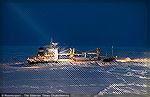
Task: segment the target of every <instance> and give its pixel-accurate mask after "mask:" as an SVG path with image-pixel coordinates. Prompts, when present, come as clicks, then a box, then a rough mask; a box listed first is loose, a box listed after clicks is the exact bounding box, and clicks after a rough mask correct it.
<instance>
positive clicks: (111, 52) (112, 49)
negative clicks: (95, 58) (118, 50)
mask: <svg viewBox="0 0 150 97" xmlns="http://www.w3.org/2000/svg"><path fill="white" fill-rule="evenodd" d="M113 49H114V47H113V45H112V52H111V54H112V56H114V50H113Z"/></svg>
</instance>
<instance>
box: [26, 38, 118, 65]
mask: <svg viewBox="0 0 150 97" xmlns="http://www.w3.org/2000/svg"><path fill="white" fill-rule="evenodd" d="M60 49H61V48H60V47H58V43H56V42H53V41H51V42H50V44H49V45H47V46H43V47H40V48H38V53H37V55H35V56H32V57H28V58H27V62H28V63H29V64H38V63H58V62H88V61H102V62H112V61H115V59H116V58H115V57H113V56H111V57H106V56H101V55H100V53H101V52H100V48H96V49H95V51H92V52H77V51H75V48H69V51H67V50H63V51H62V50H60Z"/></svg>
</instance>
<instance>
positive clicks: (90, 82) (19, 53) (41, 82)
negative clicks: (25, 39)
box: [0, 46, 150, 95]
mask: <svg viewBox="0 0 150 97" xmlns="http://www.w3.org/2000/svg"><path fill="white" fill-rule="evenodd" d="M37 48H38V47H26V46H22V47H10V46H9V47H3V48H2V52H1V55H0V58H1V64H0V67H1V68H0V69H1V77H0V79H1V83H2V84H1V86H0V90H1V91H0V92H1V93H74V94H99V95H101V94H126V93H127V94H130V93H131V94H146V93H148V92H149V77H150V70H149V68H148V67H147V66H146V65H147V63H118V62H115V63H107V64H108V65H107V66H99V65H98V64H97V63H91V64H77V65H72V64H70V63H66V64H63V66H57V65H52V64H38V66H36V67H32V66H31V67H27V66H26V65H27V63H25V61H24V60H25V59H26V58H27V57H28V56H32V55H34V54H36V50H37ZM108 52H110V51H109V50H108ZM128 52H132V51H128ZM120 53H121V52H119V54H120ZM132 53H133V52H132ZM133 54H134V56H133ZM133 54H132V55H130V56H131V57H135V56H136V57H138V58H139V57H141V58H142V57H145V56H146V55H145V53H144V51H141V52H138V51H137V53H136V52H134V53H133ZM140 54H141V55H140ZM123 55H124V53H122V56H123ZM130 56H129V57H130ZM16 62H20V63H19V64H16ZM110 64H113V65H110ZM40 65H44V66H45V67H41V66H40Z"/></svg>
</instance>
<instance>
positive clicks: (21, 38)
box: [0, 1, 149, 47]
mask: <svg viewBox="0 0 150 97" xmlns="http://www.w3.org/2000/svg"><path fill="white" fill-rule="evenodd" d="M1 11H2V12H1V13H2V30H1V31H2V38H1V40H0V43H1V44H0V45H45V44H47V43H49V41H50V37H51V36H53V38H54V40H56V41H57V42H59V43H60V44H64V43H65V44H67V45H74V46H80V45H84V46H88V45H91V46H111V45H115V46H123V47H124V46H125V47H146V46H147V45H148V44H147V42H148V40H149V39H148V5H147V3H146V2H124V1H121V2H116V1H115V2H4V3H3V4H2V10H1Z"/></svg>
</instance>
